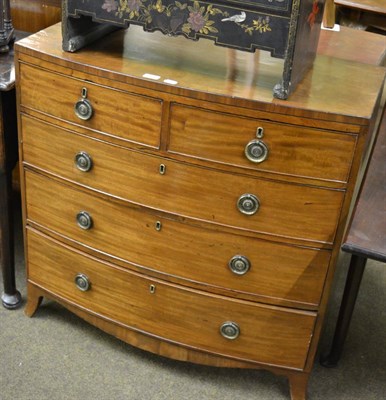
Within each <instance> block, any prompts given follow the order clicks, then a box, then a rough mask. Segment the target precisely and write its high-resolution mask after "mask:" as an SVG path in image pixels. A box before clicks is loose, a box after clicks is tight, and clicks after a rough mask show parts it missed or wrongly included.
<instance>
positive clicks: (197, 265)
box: [25, 171, 330, 306]
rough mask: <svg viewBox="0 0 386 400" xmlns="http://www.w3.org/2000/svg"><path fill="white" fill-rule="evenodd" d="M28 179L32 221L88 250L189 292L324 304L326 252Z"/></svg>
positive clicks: (31, 176)
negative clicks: (191, 288)
mask: <svg viewBox="0 0 386 400" xmlns="http://www.w3.org/2000/svg"><path fill="white" fill-rule="evenodd" d="M25 178H26V179H25V185H26V206H27V220H28V221H33V222H35V223H37V224H38V225H41V226H44V227H46V228H48V229H50V230H53V231H55V232H57V233H59V234H61V235H64V236H66V237H68V238H70V239H71V240H73V241H76V242H80V243H82V244H83V245H85V246H87V247H88V248H93V249H95V250H97V251H99V252H103V253H104V254H106V253H107V254H110V255H112V256H113V257H114V258H120V259H123V260H127V261H129V262H131V263H133V264H135V265H139V266H142V267H145V268H146V270H157V271H158V272H161V273H164V274H167V275H171V276H173V277H177V278H182V279H184V280H185V282H184V284H189V282H187V281H186V280H188V281H190V282H196V283H201V284H203V285H205V287H207V286H208V285H210V286H212V288H222V289H223V290H229V291H230V292H231V293H230V294H231V295H232V296H237V297H243V296H245V295H249V296H250V295H257V296H261V297H264V298H265V299H267V298H269V301H270V302H271V303H276V304H278V303H280V304H285V302H286V301H289V302H298V303H302V304H308V305H310V304H311V305H314V306H316V305H318V304H319V301H320V296H321V293H322V289H323V285H324V281H325V276H326V271H327V267H328V263H329V259H330V252H328V251H323V250H319V251H318V250H314V249H306V248H299V247H295V246H286V245H279V244H275V243H270V242H266V241H261V240H256V239H252V238H248V237H243V236H239V235H233V234H227V233H222V232H218V231H216V230H213V229H204V228H200V227H196V226H192V225H189V224H185V223H180V222H177V221H174V220H170V219H166V218H160V217H158V216H156V215H152V214H148V213H145V212H142V211H139V210H138V209H134V208H132V207H125V206H123V205H120V204H117V203H114V202H112V201H106V200H103V199H100V198H97V197H95V196H92V194H91V193H90V192H84V191H80V190H76V189H75V188H73V187H71V186H68V185H65V184H62V183H60V182H58V181H56V180H53V179H49V178H45V177H43V176H41V175H39V174H36V173H33V172H29V171H26V173H25ZM58 193H60V195H59V196H58ZM85 213H86V214H85ZM77 217H78V218H86V223H83V225H82V220H81V221H80V222H81V225H79V224H78V222H77ZM88 221H90V223H87V222H88ZM117 232H119V235H117Z"/></svg>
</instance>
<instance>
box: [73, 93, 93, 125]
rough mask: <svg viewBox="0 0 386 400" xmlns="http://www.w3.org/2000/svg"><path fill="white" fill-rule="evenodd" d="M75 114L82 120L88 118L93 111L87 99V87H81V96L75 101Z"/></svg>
mask: <svg viewBox="0 0 386 400" xmlns="http://www.w3.org/2000/svg"><path fill="white" fill-rule="evenodd" d="M74 111H75V115H76V116H77V117H78V118H80V119H82V120H83V121H87V120H89V119H90V118H91V117H92V116H93V113H94V110H93V108H92V105H91V103H90V101H89V100H87V88H85V87H84V88H82V98H81V99H80V100H78V101H77V102H76V103H75V106H74Z"/></svg>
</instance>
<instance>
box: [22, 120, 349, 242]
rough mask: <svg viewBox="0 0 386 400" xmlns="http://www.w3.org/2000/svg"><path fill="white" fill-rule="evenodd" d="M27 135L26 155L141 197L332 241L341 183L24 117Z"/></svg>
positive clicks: (157, 205)
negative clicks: (191, 161)
mask: <svg viewBox="0 0 386 400" xmlns="http://www.w3.org/2000/svg"><path fill="white" fill-rule="evenodd" d="M23 142H24V149H23V157H24V161H26V162H27V163H30V164H32V165H35V166H37V167H39V168H41V169H45V170H48V171H50V172H52V173H54V174H57V175H60V176H62V177H64V178H66V179H70V180H72V181H74V182H77V183H80V184H82V185H84V186H88V187H92V188H95V189H97V190H100V191H103V192H105V193H109V194H112V195H114V196H118V197H120V198H124V199H127V200H129V201H131V202H133V203H136V204H139V205H144V206H147V207H150V208H154V209H158V210H162V211H166V212H171V213H176V214H179V215H182V216H187V217H190V218H194V219H199V220H205V221H209V222H212V223H215V224H221V225H227V226H231V227H236V228H239V229H246V230H250V231H254V232H259V233H265V234H270V235H277V236H281V237H292V238H296V239H305V240H315V241H320V242H332V241H333V238H334V235H335V230H336V225H337V221H338V217H339V213H340V208H341V203H342V200H343V193H342V192H340V191H334V190H326V189H319V188H314V187H307V186H301V185H294V184H285V183H279V182H273V181H268V180H262V179H255V178H250V177H245V176H241V175H234V174H229V173H223V172H220V171H216V170H211V169H205V168H200V167H196V166H191V165H186V164H183V163H179V162H175V161H172V160H167V159H163V158H160V157H155V156H149V155H145V154H141V153H139V152H134V151H130V150H127V149H123V148H120V147H118V146H114V145H110V144H107V143H106V142H101V141H97V140H94V139H90V138H88V137H82V136H80V135H77V134H73V133H70V132H65V131H63V130H61V129H58V128H57V127H54V126H49V125H47V124H43V123H41V122H38V121H37V120H34V121H32V120H29V121H28V122H27V120H26V119H25V118H23ZM80 151H83V152H86V153H87V154H88V155H89V156H90V157H91V159H92V160H93V167H92V168H91V170H90V171H88V172H82V171H80V170H79V169H77V167H76V166H75V163H74V157H75V155H76V154H79V152H80ZM250 194H252V196H255V197H252V196H250ZM258 203H259V204H260V207H259V208H258V210H257V212H256V213H255V214H253V215H246V212H248V213H250V212H251V209H250V208H251V207H252V206H253V205H254V204H256V205H257V204H258ZM242 207H244V209H243V211H240V209H241V208H242Z"/></svg>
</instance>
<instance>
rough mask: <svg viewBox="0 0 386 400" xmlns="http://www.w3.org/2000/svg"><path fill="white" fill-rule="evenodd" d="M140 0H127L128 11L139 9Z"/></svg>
mask: <svg viewBox="0 0 386 400" xmlns="http://www.w3.org/2000/svg"><path fill="white" fill-rule="evenodd" d="M141 5H142V1H141V0H127V8H128V11H137V12H138V11H139V9H140V8H141Z"/></svg>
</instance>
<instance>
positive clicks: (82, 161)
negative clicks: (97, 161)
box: [75, 151, 92, 172]
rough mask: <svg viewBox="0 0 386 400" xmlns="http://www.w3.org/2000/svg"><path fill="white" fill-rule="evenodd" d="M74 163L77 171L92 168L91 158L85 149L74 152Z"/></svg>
mask: <svg viewBox="0 0 386 400" xmlns="http://www.w3.org/2000/svg"><path fill="white" fill-rule="evenodd" d="M75 165H76V168H78V169H79V171H82V172H88V171H90V169H91V168H92V159H91V157H90V155H89V154H87V153H86V152H85V151H80V152H79V153H77V154H75Z"/></svg>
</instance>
